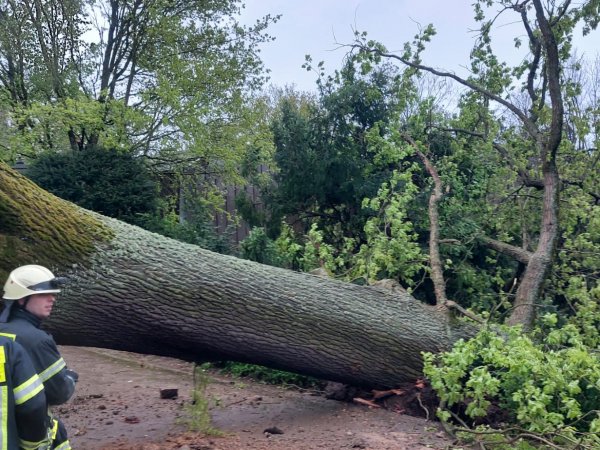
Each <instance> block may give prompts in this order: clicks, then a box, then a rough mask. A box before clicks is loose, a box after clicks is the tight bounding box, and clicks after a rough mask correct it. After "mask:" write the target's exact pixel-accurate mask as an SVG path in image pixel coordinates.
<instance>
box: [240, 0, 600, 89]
mask: <svg viewBox="0 0 600 450" xmlns="http://www.w3.org/2000/svg"><path fill="white" fill-rule="evenodd" d="M245 3H246V8H245V10H244V13H243V14H242V18H241V20H242V22H243V23H245V24H251V23H253V22H254V21H255V20H256V19H257V18H259V17H262V16H264V15H266V14H272V15H276V14H282V17H281V19H280V20H279V22H277V23H276V24H275V25H272V26H271V27H270V28H269V33H270V34H271V35H273V36H275V37H276V40H275V41H273V42H270V43H268V44H265V45H264V46H263V47H262V53H261V55H262V59H263V61H264V63H265V66H266V67H267V68H268V69H270V70H271V74H270V75H271V83H273V84H275V85H278V86H284V85H286V84H289V85H291V84H295V85H296V87H297V88H298V89H301V90H314V88H315V77H316V75H315V74H314V73H309V72H307V71H306V70H304V69H302V67H301V66H302V64H303V63H304V55H306V54H310V55H311V56H312V58H313V62H314V63H317V62H319V61H321V60H323V61H325V68H326V73H331V72H333V71H334V70H335V69H339V68H340V67H341V61H342V59H343V57H344V54H345V53H346V50H345V49H343V48H339V47H340V46H339V45H337V44H336V42H338V43H343V44H349V43H351V42H352V40H353V29H357V30H359V31H366V32H367V33H368V37H369V38H371V39H375V40H378V41H380V42H382V43H383V44H384V45H385V46H386V47H387V48H388V50H390V51H394V50H400V49H402V47H403V45H404V42H406V41H412V39H413V37H414V35H415V34H417V32H418V30H419V25H421V27H425V26H426V25H427V24H429V23H433V25H434V26H435V28H436V30H437V35H436V36H435V37H434V39H433V41H432V42H431V43H429V45H428V47H427V50H426V51H425V53H424V54H423V62H424V63H425V64H428V65H431V66H434V67H438V68H444V69H449V70H453V71H456V72H457V73H461V72H462V73H463V74H464V73H465V72H464V69H462V68H461V67H465V66H468V64H469V52H470V50H471V48H472V46H473V43H474V39H475V37H476V33H475V32H473V31H470V30H473V29H475V28H476V27H477V24H476V22H475V21H474V20H473V10H472V7H471V3H472V0H246V1H245ZM516 18H517V16H516V14H515V13H511V12H507V13H505V15H503V16H501V18H500V20H499V21H498V22H497V28H496V34H497V37H498V40H497V41H495V42H497V44H496V45H495V46H494V48H495V49H497V52H498V53H499V56H500V57H502V58H508V59H511V60H512V61H513V62H515V61H518V60H516V58H517V57H518V52H517V50H515V48H514V46H513V39H514V37H515V36H519V35H521V37H523V36H522V34H523V28H522V26H521V24H520V23H509V20H515V19H516ZM599 34H600V33H599V32H598V31H594V32H593V33H592V34H591V35H590V36H588V37H587V38H585V41H580V43H578V44H577V47H578V48H579V49H580V50H582V51H583V52H585V53H586V55H588V56H590V58H592V57H594V56H596V55H597V54H598V45H597V44H596V45H595V44H594V43H595V42H597V41H598V37H599Z"/></svg>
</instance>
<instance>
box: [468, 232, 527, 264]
mask: <svg viewBox="0 0 600 450" xmlns="http://www.w3.org/2000/svg"><path fill="white" fill-rule="evenodd" d="M479 240H480V241H481V242H482V243H484V244H485V245H487V246H488V247H490V248H492V249H494V250H496V251H497V252H500V253H503V254H505V255H508V256H511V257H512V258H514V259H516V260H517V261H519V262H522V263H523V264H528V263H529V261H530V260H531V256H532V253H531V252H530V251H527V250H525V249H523V248H519V247H516V246H514V245H510V244H507V243H506V242H501V241H497V240H495V239H492V238H489V237H487V236H481V237H479Z"/></svg>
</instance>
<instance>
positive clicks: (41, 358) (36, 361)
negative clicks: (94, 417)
mask: <svg viewBox="0 0 600 450" xmlns="http://www.w3.org/2000/svg"><path fill="white" fill-rule="evenodd" d="M40 325H41V320H40V319H38V318H37V317H36V316H34V315H33V314H31V313H30V312H29V311H27V310H25V309H22V308H18V307H17V308H15V307H13V308H12V311H11V314H10V317H9V319H8V322H6V323H0V332H4V333H10V334H13V335H15V336H16V341H17V342H18V343H19V344H21V345H22V346H23V347H24V348H25V350H27V353H28V354H29V357H30V358H31V362H32V363H33V366H34V368H35V370H36V371H37V373H38V375H39V377H40V380H41V381H42V382H43V383H44V390H45V393H46V401H47V403H48V405H50V406H52V405H61V404H63V403H65V402H66V401H67V400H69V399H70V398H71V396H72V395H73V393H74V392H75V379H74V378H73V377H72V376H70V375H69V371H68V370H67V365H66V363H65V360H64V359H63V358H62V356H61V355H60V353H59V352H58V348H57V347H56V343H55V342H54V339H53V338H52V336H50V335H49V334H48V333H46V332H45V331H43V330H41V329H40ZM51 427H52V435H51V437H52V440H53V443H52V448H53V449H57V450H69V449H71V446H70V444H69V440H68V437H67V431H66V429H65V427H64V425H63V423H62V422H61V421H60V420H53V421H52V424H51Z"/></svg>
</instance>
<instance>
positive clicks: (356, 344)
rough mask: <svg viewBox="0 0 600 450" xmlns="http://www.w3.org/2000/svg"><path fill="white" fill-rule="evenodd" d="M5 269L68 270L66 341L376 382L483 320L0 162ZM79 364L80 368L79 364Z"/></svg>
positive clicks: (60, 338)
mask: <svg viewBox="0 0 600 450" xmlns="http://www.w3.org/2000/svg"><path fill="white" fill-rule="evenodd" d="M0 219H1V222H0V224H1V225H0V244H1V245H2V247H1V248H0V272H1V273H0V275H2V278H3V279H5V277H6V274H7V273H8V272H9V271H10V270H11V269H12V268H14V267H17V266H19V265H22V264H27V263H38V264H44V265H46V266H48V267H50V268H52V269H53V270H54V271H55V272H56V273H57V274H59V275H64V276H67V277H68V279H69V282H68V285H67V287H66V288H65V289H64V290H63V292H62V293H61V294H60V297H59V300H58V302H57V304H56V306H55V310H54V312H53V315H52V317H51V319H50V320H49V321H48V323H47V326H48V329H49V331H50V332H51V333H52V334H53V335H54V337H55V339H56V340H57V342H58V343H60V344H69V345H81V346H97V347H105V348H113V349H118V350H127V351H133V352H139V353H151V354H157V355H170V356H176V357H180V358H184V359H188V360H200V361H203V360H214V359H220V360H237V361H245V362H251V363H255V364H261V365H265V366H268V367H273V368H278V369H284V370H288V371H292V372H297V373H302V374H307V375H313V376H316V377H319V378H322V379H327V380H336V381H340V382H344V383H348V384H353V385H361V386H365V387H377V388H389V387H393V386H396V385H397V384H399V383H401V382H403V381H407V380H413V379H415V378H416V377H419V376H420V375H421V371H422V358H421V352H424V351H427V352H439V351H443V350H447V349H449V347H450V346H451V345H452V344H453V343H454V342H455V341H456V340H457V339H459V338H461V337H469V336H471V335H472V334H473V332H474V329H473V328H472V327H470V326H468V325H464V324H460V323H457V322H456V323H455V322H453V321H449V320H448V319H447V317H446V315H445V314H443V313H440V312H438V311H436V310H435V308H432V307H428V306H427V305H423V304H421V303H420V302H418V301H416V300H415V299H413V298H412V297H411V296H410V295H408V294H403V295H399V294H389V293H385V292H380V291H378V290H376V289H373V288H370V287H363V286H357V285H353V284H350V283H344V282H340V281H336V280H331V279H324V278H321V277H316V276H313V275H309V274H304V273H298V272H293V271H289V270H284V269H279V268H274V267H270V266H265V265H262V264H258V263H254V262H250V261H245V260H241V259H238V258H234V257H231V256H224V255H220V254H216V253H213V252H210V251H207V250H204V249H201V248H199V247H197V246H194V245H189V244H184V243H181V242H177V241H174V240H171V239H168V238H165V237H163V236H160V235H157V234H154V233H150V232H147V231H145V230H142V229H140V228H138V227H135V226H131V225H128V224H125V223H123V222H119V221H117V220H114V219H110V218H107V217H104V216H101V215H98V214H95V213H92V212H89V211H86V210H83V209H81V208H78V207H76V206H75V205H73V204H71V203H68V202H65V201H63V200H60V199H58V198H56V197H53V196H52V195H50V194H48V193H47V192H45V191H43V190H41V189H40V188H38V187H37V186H36V185H34V184H33V183H31V182H30V181H28V180H27V179H25V178H23V177H21V176H20V175H18V174H16V173H15V172H14V171H12V170H11V169H9V168H8V167H7V166H6V165H3V164H0ZM75 369H76V368H75Z"/></svg>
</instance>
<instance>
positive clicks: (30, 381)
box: [0, 335, 49, 450]
mask: <svg viewBox="0 0 600 450" xmlns="http://www.w3.org/2000/svg"><path fill="white" fill-rule="evenodd" d="M48 427H49V418H48V412H47V406H46V397H45V395H44V386H43V384H42V381H41V380H40V378H39V377H38V375H37V373H36V371H35V369H34V367H33V364H32V363H31V360H30V359H29V356H28V355H27V352H26V351H25V349H24V348H23V347H22V346H21V345H19V344H18V343H16V342H13V340H12V339H11V338H10V337H6V336H3V335H0V449H6V450H18V449H27V450H29V449H37V448H41V447H44V448H45V446H46V445H47V444H48V440H47V437H48Z"/></svg>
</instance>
